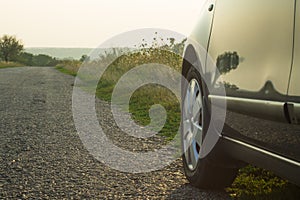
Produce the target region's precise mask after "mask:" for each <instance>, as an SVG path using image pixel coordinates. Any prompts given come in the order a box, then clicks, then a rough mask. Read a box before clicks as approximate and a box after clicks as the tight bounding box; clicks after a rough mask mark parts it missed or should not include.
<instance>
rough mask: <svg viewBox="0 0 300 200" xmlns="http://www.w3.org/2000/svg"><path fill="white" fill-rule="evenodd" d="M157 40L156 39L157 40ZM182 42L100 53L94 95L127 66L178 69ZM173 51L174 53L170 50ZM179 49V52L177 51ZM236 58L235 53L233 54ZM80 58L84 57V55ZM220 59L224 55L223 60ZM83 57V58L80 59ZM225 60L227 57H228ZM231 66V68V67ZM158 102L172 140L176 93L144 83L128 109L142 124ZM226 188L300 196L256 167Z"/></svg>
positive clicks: (65, 68) (254, 195)
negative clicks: (101, 68) (103, 68)
mask: <svg viewBox="0 0 300 200" xmlns="http://www.w3.org/2000/svg"><path fill="white" fill-rule="evenodd" d="M156 41H157V40H156ZM184 42H185V41H182V42H180V43H176V42H175V40H173V39H169V44H168V45H161V46H159V45H156V43H154V44H152V45H148V44H147V43H146V42H145V41H143V42H142V44H141V45H139V48H140V50H139V51H136V52H135V53H131V54H125V55H123V56H119V54H120V50H118V49H114V50H112V51H110V52H107V53H106V54H105V55H102V56H100V57H101V58H100V61H98V62H102V63H110V62H112V61H113V60H114V58H117V59H116V60H114V62H112V63H111V64H110V65H109V67H108V68H107V69H106V71H105V72H104V74H103V76H102V77H101V79H100V80H99V82H98V86H97V90H96V95H97V97H99V98H101V99H103V100H106V101H110V100H111V94H112V92H113V89H114V87H115V85H116V83H117V82H118V80H119V79H120V78H121V77H122V75H123V74H124V73H126V72H127V71H129V70H130V69H132V68H134V67H136V66H139V65H142V64H146V63H160V64H165V65H167V66H170V67H172V68H174V69H175V70H177V71H180V70H181V57H180V56H178V54H179V55H181V52H182V50H183V46H184ZM173 52H174V53H173ZM177 52H178V54H176V53H177ZM233 55H234V56H235V57H236V55H235V54H234V53H233ZM231 56H232V55H231V54H230V55H229V53H227V54H224V55H223V56H222V57H220V59H219V66H220V69H221V68H222V69H223V68H224V70H223V71H224V73H226V70H225V69H228V68H229V67H228V66H234V67H235V66H236V65H238V63H233V64H234V65H232V64H231V63H229V64H228V62H225V61H226V59H227V58H228V57H231ZM83 58H87V57H86V56H83ZM223 58H226V59H225V61H222V60H224V59H223ZM82 60H83V59H82ZM227 60H228V59H227ZM80 64H81V63H80V62H76V63H70V62H69V63H64V64H63V65H59V66H58V69H59V70H60V71H62V72H64V73H68V74H71V75H76V73H77V71H78V69H79V67H80ZM234 67H231V68H234ZM158 103H159V104H161V105H162V106H164V108H165V109H166V110H167V121H166V124H165V126H164V127H163V129H162V130H161V131H160V134H161V135H163V136H165V137H166V138H168V139H173V137H174V133H176V132H177V131H178V130H177V129H178V127H179V123H180V105H179V102H178V101H177V99H176V97H175V95H174V94H173V93H172V92H170V91H169V90H168V89H167V88H164V87H162V86H158V85H152V84H148V85H144V86H142V87H140V88H139V89H138V90H136V91H135V92H134V94H133V95H132V97H131V99H130V105H129V110H130V112H131V114H132V117H133V119H134V120H135V121H136V122H137V123H139V124H141V125H147V124H149V122H150V118H149V113H148V110H149V108H150V107H151V106H152V105H154V104H158ZM226 191H227V192H228V193H229V194H230V196H231V197H233V198H238V199H246V200H247V199H299V195H300V189H299V188H298V187H297V186H295V185H292V184H290V183H288V182H287V181H286V180H283V179H281V178H279V177H277V176H275V175H274V174H272V173H271V172H269V171H267V170H263V169H259V168H256V167H253V166H247V167H245V168H243V169H241V170H240V171H239V175H238V177H237V178H236V180H235V182H234V183H233V185H232V186H231V187H230V188H227V189H226Z"/></svg>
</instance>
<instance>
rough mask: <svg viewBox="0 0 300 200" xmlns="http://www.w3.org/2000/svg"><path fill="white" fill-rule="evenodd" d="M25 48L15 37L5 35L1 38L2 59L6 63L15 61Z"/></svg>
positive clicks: (0, 53) (0, 50)
mask: <svg viewBox="0 0 300 200" xmlns="http://www.w3.org/2000/svg"><path fill="white" fill-rule="evenodd" d="M23 48H24V46H23V44H22V43H21V41H19V40H17V38H16V37H15V36H9V35H4V36H2V37H1V38H0V57H1V59H2V60H4V61H5V62H8V61H14V60H15V59H16V58H17V56H18V55H19V54H20V52H21V51H22V50H23Z"/></svg>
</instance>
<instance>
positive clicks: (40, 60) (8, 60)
mask: <svg viewBox="0 0 300 200" xmlns="http://www.w3.org/2000/svg"><path fill="white" fill-rule="evenodd" d="M23 50H24V46H23V44H22V42H21V41H20V40H18V39H17V38H16V37H15V36H9V35H4V36H2V37H1V38H0V61H1V60H2V61H3V62H5V63H2V64H1V66H2V68H3V67H16V66H24V65H26V66H55V65H57V64H58V63H60V62H61V61H59V60H57V59H56V58H52V57H51V56H48V55H44V54H38V55H33V54H31V53H27V52H24V51H23Z"/></svg>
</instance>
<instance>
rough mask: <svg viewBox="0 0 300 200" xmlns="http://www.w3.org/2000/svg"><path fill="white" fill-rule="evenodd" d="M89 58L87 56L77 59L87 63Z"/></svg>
mask: <svg viewBox="0 0 300 200" xmlns="http://www.w3.org/2000/svg"><path fill="white" fill-rule="evenodd" d="M89 60H90V57H89V56H88V55H82V56H81V58H80V59H79V61H80V62H84V61H89Z"/></svg>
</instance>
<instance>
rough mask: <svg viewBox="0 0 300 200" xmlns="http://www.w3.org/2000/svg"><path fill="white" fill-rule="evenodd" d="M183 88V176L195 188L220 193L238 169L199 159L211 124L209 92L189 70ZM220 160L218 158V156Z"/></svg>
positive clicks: (211, 160) (210, 159)
mask: <svg viewBox="0 0 300 200" xmlns="http://www.w3.org/2000/svg"><path fill="white" fill-rule="evenodd" d="M186 80H187V83H186V85H185V86H183V91H184V93H183V94H184V96H183V99H184V102H183V105H182V115H181V123H182V126H181V140H182V148H183V155H182V160H183V166H184V172H185V175H186V177H187V179H188V180H189V181H190V183H191V184H192V185H194V186H196V187H198V188H210V189H220V188H224V187H226V186H229V185H231V183H232V182H233V180H234V178H235V177H236V174H237V168H226V167H224V166H221V165H220V164H219V163H218V162H217V161H216V156H215V155H214V159H212V158H210V155H211V154H208V155H207V156H205V157H204V158H201V159H200V156H199V155H200V151H201V149H202V148H203V141H204V138H205V136H206V133H207V129H208V125H209V122H210V114H209V103H208V97H207V96H208V95H207V94H208V92H207V89H206V87H205V85H204V84H203V82H202V81H201V77H200V74H199V72H198V71H197V70H195V69H194V68H191V69H190V70H189V71H188V73H187V76H186ZM220 156H221V155H220ZM217 158H218V156H217Z"/></svg>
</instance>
